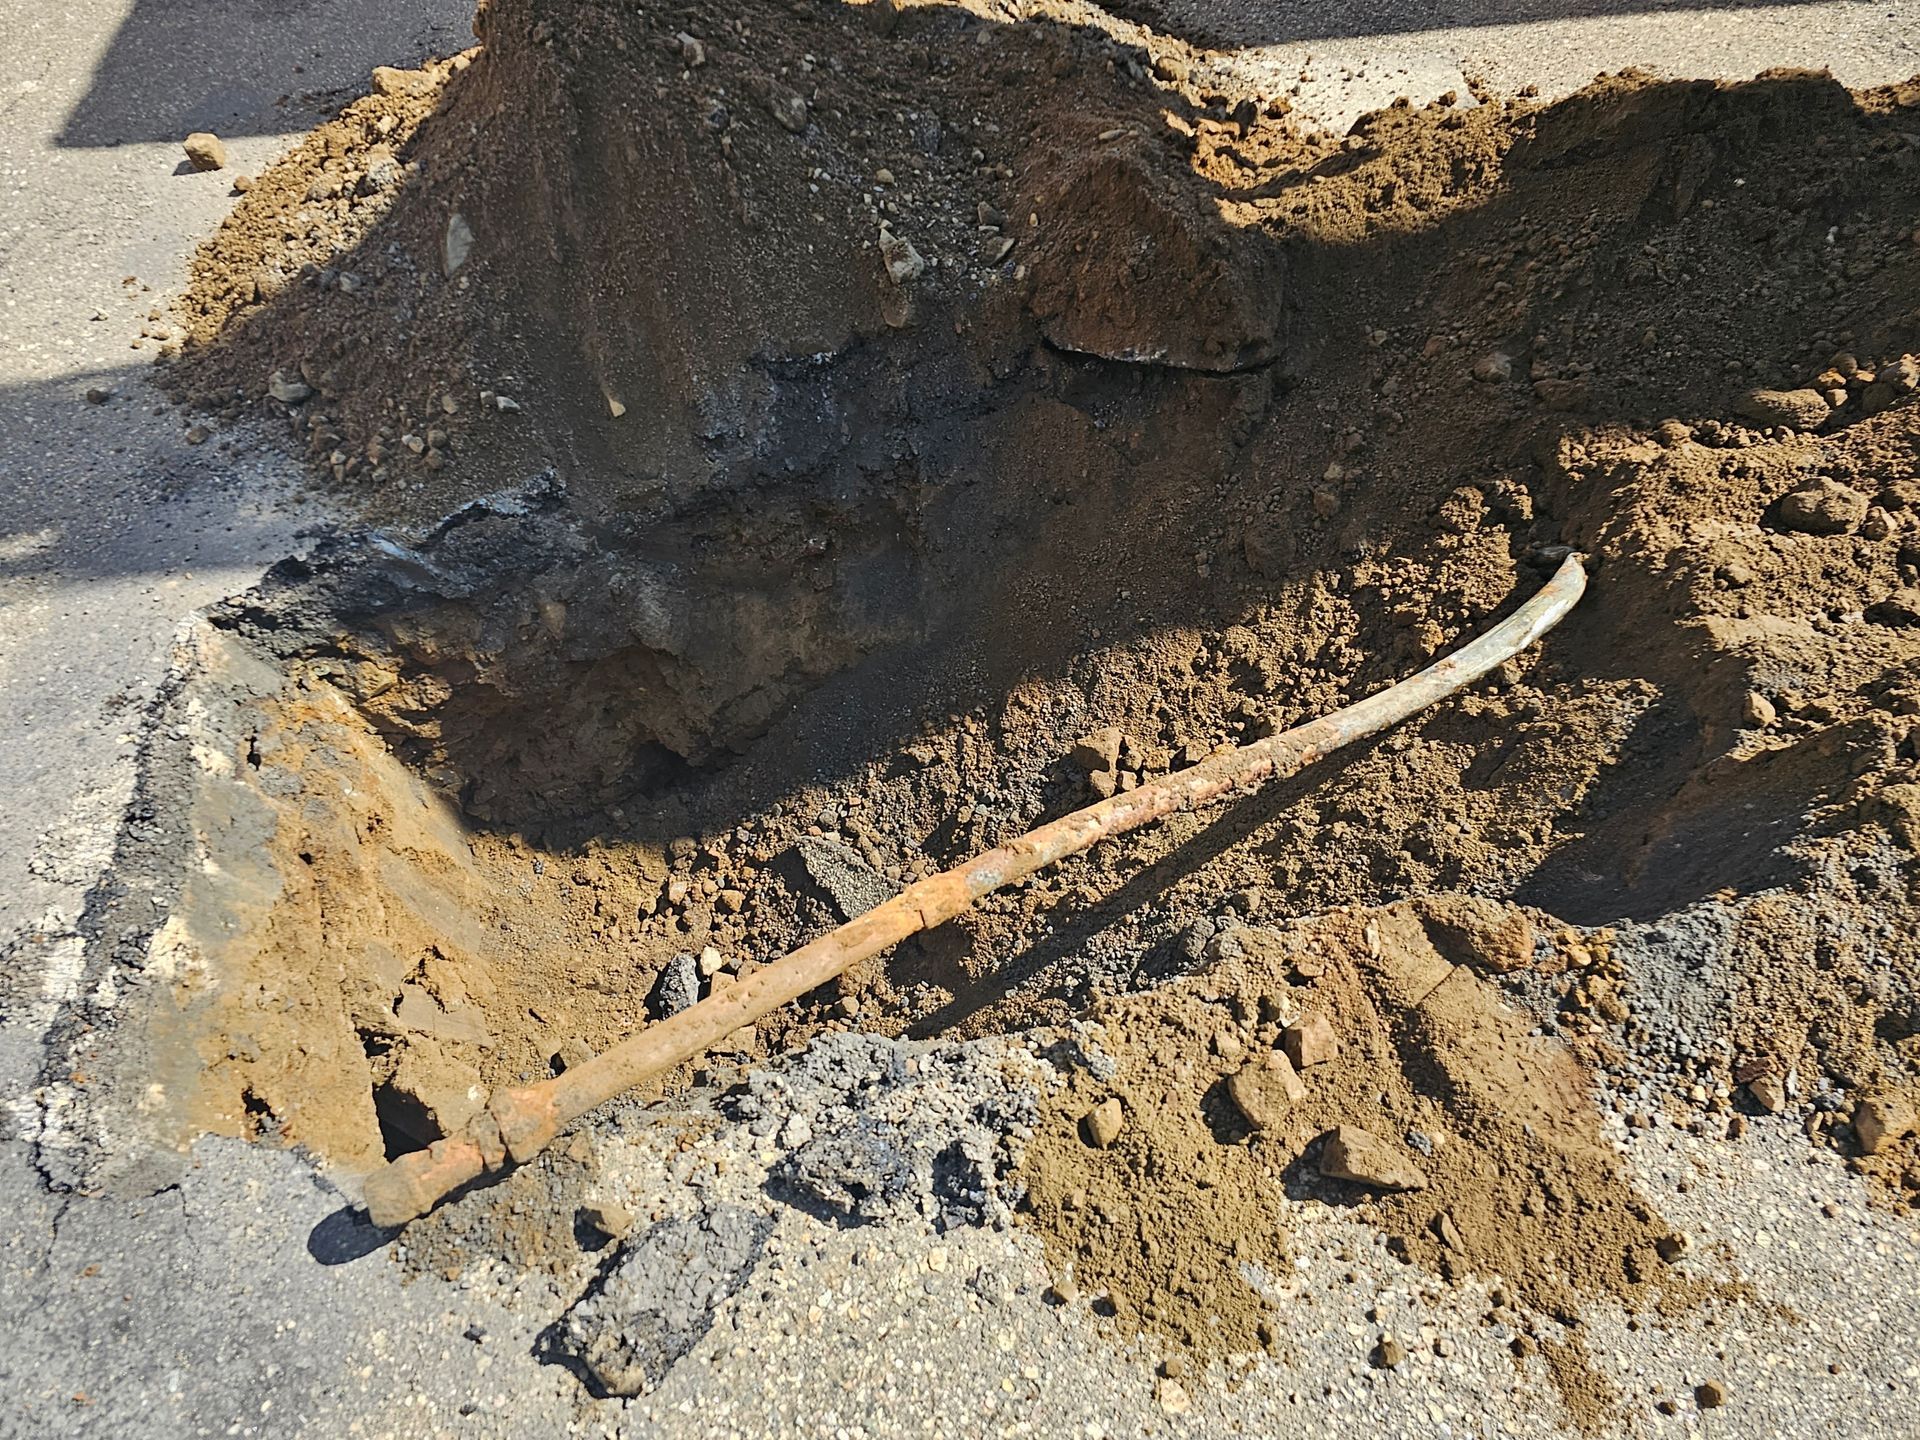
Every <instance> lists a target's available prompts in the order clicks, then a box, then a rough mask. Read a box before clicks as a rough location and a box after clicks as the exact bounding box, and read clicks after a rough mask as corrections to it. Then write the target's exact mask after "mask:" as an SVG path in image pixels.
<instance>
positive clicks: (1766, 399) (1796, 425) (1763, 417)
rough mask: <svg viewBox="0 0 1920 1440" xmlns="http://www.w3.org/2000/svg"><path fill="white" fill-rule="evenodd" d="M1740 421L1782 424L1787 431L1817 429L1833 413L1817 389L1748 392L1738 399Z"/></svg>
mask: <svg viewBox="0 0 1920 1440" xmlns="http://www.w3.org/2000/svg"><path fill="white" fill-rule="evenodd" d="M1738 408H1739V411H1740V414H1741V416H1742V418H1744V419H1747V420H1751V421H1753V422H1754V423H1755V424H1757V425H1784V426H1786V427H1787V428H1788V429H1790V430H1817V429H1819V428H1820V426H1821V425H1822V424H1823V423H1824V422H1825V421H1826V418H1827V416H1829V415H1831V414H1832V413H1833V407H1832V406H1831V405H1829V404H1828V403H1827V397H1826V396H1824V395H1822V394H1821V393H1820V392H1819V391H1818V390H1814V389H1811V388H1809V389H1803V390H1750V391H1748V392H1747V393H1746V394H1745V395H1744V396H1742V397H1741V399H1740V404H1739V407H1738Z"/></svg>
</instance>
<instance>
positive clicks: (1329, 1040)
mask: <svg viewBox="0 0 1920 1440" xmlns="http://www.w3.org/2000/svg"><path fill="white" fill-rule="evenodd" d="M1280 1043H1281V1044H1282V1045H1284V1046H1285V1047H1286V1052H1287V1059H1289V1060H1291V1061H1292V1062H1293V1068H1294V1069H1296V1070H1304V1069H1306V1068H1307V1067H1308V1066H1309V1065H1324V1064H1325V1063H1326V1062H1327V1061H1329V1060H1331V1059H1333V1057H1334V1056H1336V1055H1338V1054H1339V1053H1340V1037H1339V1036H1338V1035H1336V1034H1335V1033H1334V1030H1333V1022H1332V1021H1331V1020H1329V1019H1327V1017H1326V1016H1324V1015H1321V1014H1313V1015H1304V1016H1302V1017H1301V1018H1300V1019H1299V1020H1298V1021H1296V1022H1295V1023H1294V1024H1292V1025H1289V1026H1287V1028H1286V1029H1285V1030H1284V1031H1283V1032H1282V1033H1281V1036H1280Z"/></svg>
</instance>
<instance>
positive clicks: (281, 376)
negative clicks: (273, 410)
mask: <svg viewBox="0 0 1920 1440" xmlns="http://www.w3.org/2000/svg"><path fill="white" fill-rule="evenodd" d="M267 394H269V395H271V396H272V397H273V398H274V399H275V400H278V401H279V402H280V403H281V404H282V405H298V404H299V403H300V402H301V401H302V400H306V399H308V398H310V397H311V396H312V394H313V387H312V386H311V385H309V384H307V382H306V381H304V380H302V379H301V378H300V377H299V376H298V375H289V374H288V373H287V372H286V371H284V370H276V371H274V372H273V374H272V376H271V377H269V378H268V380H267Z"/></svg>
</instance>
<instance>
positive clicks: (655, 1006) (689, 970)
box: [647, 950, 700, 1020]
mask: <svg viewBox="0 0 1920 1440" xmlns="http://www.w3.org/2000/svg"><path fill="white" fill-rule="evenodd" d="M699 998H700V965H699V962H698V961H696V960H695V959H694V958H693V956H692V955H691V954H690V953H688V952H687V951H685V950H682V951H681V952H680V953H679V954H678V955H675V956H674V957H673V958H672V959H671V960H669V961H668V962H667V964H666V968H665V969H663V970H662V971H661V972H660V978H659V979H658V980H656V981H655V982H654V986H653V993H652V994H651V995H649V996H648V997H647V1005H648V1008H649V1009H651V1010H652V1011H653V1018H654V1019H656V1020H665V1019H666V1018H667V1017H668V1016H670V1015H678V1014H679V1013H680V1012H681V1011H682V1010H685V1009H686V1008H687V1007H688V1006H689V1005H692V1004H693V1003H694V1002H695V1001H697V1000H698V999H699Z"/></svg>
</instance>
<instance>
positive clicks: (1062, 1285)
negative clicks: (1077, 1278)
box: [1041, 1275, 1080, 1305]
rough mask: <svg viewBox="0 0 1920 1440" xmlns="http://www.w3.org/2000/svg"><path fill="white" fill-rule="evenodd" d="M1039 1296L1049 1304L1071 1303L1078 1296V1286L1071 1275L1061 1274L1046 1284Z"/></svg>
mask: <svg viewBox="0 0 1920 1440" xmlns="http://www.w3.org/2000/svg"><path fill="white" fill-rule="evenodd" d="M1041 1298H1042V1299H1044V1300H1045V1301H1046V1302H1047V1303H1048V1304H1049V1305H1071V1304H1072V1303H1073V1302H1074V1301H1075V1300H1078V1299H1079V1298H1080V1287H1079V1286H1078V1285H1076V1284H1074V1283H1073V1277H1072V1276H1070V1275H1062V1276H1061V1277H1060V1278H1059V1279H1058V1280H1056V1281H1054V1282H1053V1283H1052V1284H1051V1285H1049V1286H1047V1288H1046V1291H1045V1293H1044V1294H1043V1295H1042V1296H1041Z"/></svg>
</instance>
